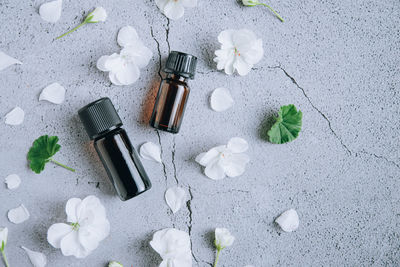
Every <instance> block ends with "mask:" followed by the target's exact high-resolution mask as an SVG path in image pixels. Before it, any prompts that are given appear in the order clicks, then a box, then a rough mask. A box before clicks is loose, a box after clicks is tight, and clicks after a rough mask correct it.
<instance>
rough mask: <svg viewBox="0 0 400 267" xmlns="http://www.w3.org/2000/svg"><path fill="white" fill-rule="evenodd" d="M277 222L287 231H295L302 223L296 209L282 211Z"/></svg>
mask: <svg viewBox="0 0 400 267" xmlns="http://www.w3.org/2000/svg"><path fill="white" fill-rule="evenodd" d="M275 222H276V223H277V224H279V226H280V227H281V228H282V230H283V231H285V232H293V231H295V230H296V229H297V228H298V227H299V224H300V221H299V215H298V214H297V212H296V211H295V210H294V209H289V210H287V211H285V212H284V213H282V214H281V215H280V216H279V217H278V218H276V220H275Z"/></svg>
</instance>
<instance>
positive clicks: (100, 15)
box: [90, 6, 107, 23]
mask: <svg viewBox="0 0 400 267" xmlns="http://www.w3.org/2000/svg"><path fill="white" fill-rule="evenodd" d="M90 16H93V17H92V18H91V19H90V22H91V23H97V22H103V21H106V19H107V12H106V10H105V9H104V7H101V6H100V7H96V8H95V10H93V12H92V13H91V15H90Z"/></svg>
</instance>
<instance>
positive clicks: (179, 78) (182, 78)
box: [166, 73, 188, 83]
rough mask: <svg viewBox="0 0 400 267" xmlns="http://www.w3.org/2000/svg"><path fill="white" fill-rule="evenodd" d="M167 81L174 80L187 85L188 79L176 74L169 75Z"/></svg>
mask: <svg viewBox="0 0 400 267" xmlns="http://www.w3.org/2000/svg"><path fill="white" fill-rule="evenodd" d="M166 79H170V80H173V81H178V82H182V83H186V82H187V79H188V78H186V77H183V76H181V75H178V74H175V73H168V74H167V78H166Z"/></svg>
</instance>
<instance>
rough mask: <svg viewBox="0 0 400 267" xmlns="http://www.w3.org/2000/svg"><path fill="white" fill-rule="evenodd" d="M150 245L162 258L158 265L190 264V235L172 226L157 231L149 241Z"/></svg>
mask: <svg viewBox="0 0 400 267" xmlns="http://www.w3.org/2000/svg"><path fill="white" fill-rule="evenodd" d="M150 246H151V247H152V248H153V249H154V250H155V251H156V252H157V253H158V254H160V256H161V258H162V259H163V261H162V262H161V264H160V267H172V266H173V267H191V266H192V254H191V249H190V237H189V235H188V234H187V233H186V232H183V231H180V230H177V229H173V228H167V229H163V230H160V231H157V232H155V233H154V235H153V239H152V240H151V241H150Z"/></svg>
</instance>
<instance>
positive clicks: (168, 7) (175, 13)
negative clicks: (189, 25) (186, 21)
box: [156, 0, 197, 20]
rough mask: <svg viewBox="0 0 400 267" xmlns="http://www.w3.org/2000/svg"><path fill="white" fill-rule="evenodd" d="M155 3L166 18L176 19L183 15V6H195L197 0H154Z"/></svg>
mask: <svg viewBox="0 0 400 267" xmlns="http://www.w3.org/2000/svg"><path fill="white" fill-rule="evenodd" d="M156 5H157V6H158V8H159V9H160V10H161V12H162V13H163V14H164V15H165V16H166V17H167V18H170V19H173V20H177V19H180V18H181V17H183V14H184V13H185V7H195V6H196V5H197V0H156Z"/></svg>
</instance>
